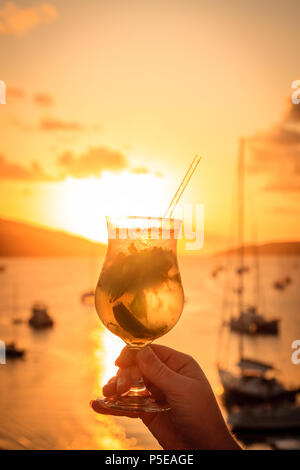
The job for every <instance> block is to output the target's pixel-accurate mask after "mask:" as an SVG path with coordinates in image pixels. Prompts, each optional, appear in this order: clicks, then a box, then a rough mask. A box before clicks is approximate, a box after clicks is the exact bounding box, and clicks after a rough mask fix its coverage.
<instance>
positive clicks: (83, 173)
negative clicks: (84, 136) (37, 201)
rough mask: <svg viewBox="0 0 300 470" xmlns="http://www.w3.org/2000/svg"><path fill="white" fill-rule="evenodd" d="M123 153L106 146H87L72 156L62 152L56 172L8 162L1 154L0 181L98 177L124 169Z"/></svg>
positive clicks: (36, 164)
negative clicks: (78, 153) (51, 172)
mask: <svg viewBox="0 0 300 470" xmlns="http://www.w3.org/2000/svg"><path fill="white" fill-rule="evenodd" d="M127 166H128V163H127V160H126V158H125V156H124V155H123V154H122V153H120V152H116V151H114V150H111V149H108V148H106V147H90V148H89V149H88V150H87V151H86V152H84V153H82V154H81V155H79V156H75V155H74V154H73V153H72V152H65V153H63V154H62V155H60V157H59V158H58V159H57V171H56V173H55V174H54V175H50V174H48V173H47V172H46V171H45V170H44V169H43V168H42V166H41V165H40V164H39V163H37V162H36V161H33V162H32V163H31V165H30V166H29V167H26V166H23V165H21V164H20V163H14V162H9V161H8V160H7V159H5V157H4V156H3V155H0V180H15V181H32V182H47V181H48V182H51V181H53V182H54V181H62V180H63V179H65V178H67V177H68V176H73V177H74V178H87V177H89V176H96V177H97V176H100V175H101V174H102V173H103V172H104V171H113V172H117V171H121V170H124V169H125V168H127Z"/></svg>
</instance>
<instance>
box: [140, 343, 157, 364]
mask: <svg viewBox="0 0 300 470" xmlns="http://www.w3.org/2000/svg"><path fill="white" fill-rule="evenodd" d="M138 357H139V360H140V361H141V362H143V363H145V364H149V363H150V362H152V360H153V352H152V350H151V348H149V346H147V347H146V348H144V349H142V350H141V351H139V352H138Z"/></svg>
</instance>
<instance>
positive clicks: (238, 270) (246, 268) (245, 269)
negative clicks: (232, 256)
mask: <svg viewBox="0 0 300 470" xmlns="http://www.w3.org/2000/svg"><path fill="white" fill-rule="evenodd" d="M249 271H250V267H249V266H240V267H238V268H236V270H235V272H236V273H237V274H238V275H239V276H241V275H242V274H246V273H248V272H249Z"/></svg>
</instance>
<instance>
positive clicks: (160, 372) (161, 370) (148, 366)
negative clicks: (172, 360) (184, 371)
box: [136, 346, 181, 394]
mask: <svg viewBox="0 0 300 470" xmlns="http://www.w3.org/2000/svg"><path fill="white" fill-rule="evenodd" d="M136 359H137V363H138V366H139V368H140V370H141V372H142V374H143V376H144V377H146V379H148V380H149V382H151V383H152V384H153V385H155V386H156V387H157V388H159V389H160V390H161V391H162V392H163V393H165V394H172V392H176V389H178V385H179V384H178V381H180V378H181V377H180V375H178V374H176V372H174V371H173V370H171V369H169V367H167V366H166V365H165V364H164V363H163V362H162V361H161V360H160V359H159V358H158V357H157V355H156V354H155V353H154V351H153V350H152V349H151V348H150V347H149V346H148V347H146V348H145V349H142V350H141V351H139V352H138V354H137V357H136Z"/></svg>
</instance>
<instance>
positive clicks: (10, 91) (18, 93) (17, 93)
mask: <svg viewBox="0 0 300 470" xmlns="http://www.w3.org/2000/svg"><path fill="white" fill-rule="evenodd" d="M6 96H7V98H15V99H23V98H25V91H24V90H23V89H22V88H18V87H10V86H9V87H7V88H6Z"/></svg>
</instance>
